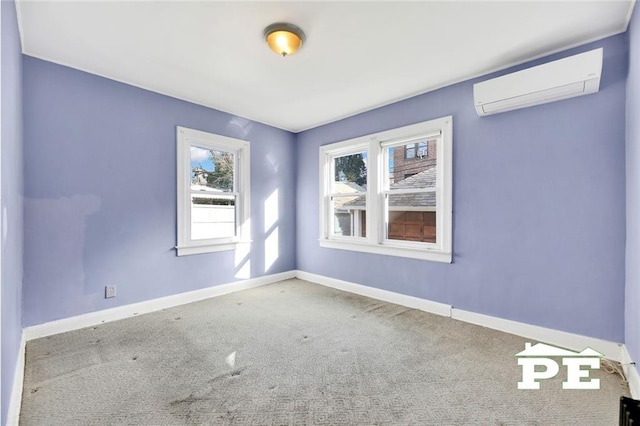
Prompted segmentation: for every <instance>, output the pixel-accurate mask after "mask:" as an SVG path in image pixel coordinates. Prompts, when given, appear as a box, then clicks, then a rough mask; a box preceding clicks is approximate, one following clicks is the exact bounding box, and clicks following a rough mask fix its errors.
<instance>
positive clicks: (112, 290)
mask: <svg viewBox="0 0 640 426" xmlns="http://www.w3.org/2000/svg"><path fill="white" fill-rule="evenodd" d="M111 297H116V286H115V285H108V286H106V287H105V288H104V298H105V299H109V298H111Z"/></svg>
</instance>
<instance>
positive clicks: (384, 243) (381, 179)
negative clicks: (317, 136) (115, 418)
mask: <svg viewBox="0 0 640 426" xmlns="http://www.w3.org/2000/svg"><path fill="white" fill-rule="evenodd" d="M452 129H453V119H452V117H450V116H449V117H444V118H440V119H436V120H431V121H426V122H423V123H418V124H414V125H411V126H406V127H401V128H397V129H392V130H388V131H385V132H381V133H377V134H373V135H367V136H363V137H359V138H356V139H351V140H347V141H343V142H338V143H334V144H331V145H325V146H322V147H320V197H321V200H320V206H321V212H320V245H321V246H323V247H328V248H337V249H345V250H356V251H364V252H369V253H378V254H388V255H392V256H403V257H411V258H416V259H427V260H435V261H441V262H451V229H452V227H451V222H452V213H451V212H452V152H453V151H452Z"/></svg>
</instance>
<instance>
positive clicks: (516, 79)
mask: <svg viewBox="0 0 640 426" xmlns="http://www.w3.org/2000/svg"><path fill="white" fill-rule="evenodd" d="M602 54H603V50H602V48H600V49H595V50H591V51H589V52H585V53H581V54H579V55H574V56H570V57H568V58H564V59H560V60H557V61H553V62H549V63H546V64H543V65H538V66H536V67H533V68H528V69H525V70H522V71H518V72H515V73H512V74H507V75H503V76H502V77H497V78H493V79H491V80H487V81H483V82H481V83H476V84H474V85H473V99H474V103H475V107H476V112H477V113H478V115H480V116H483V115H489V114H496V113H499V112H506V111H511V110H514V109H519V108H525V107H529V106H534V105H540V104H544V103H547V102H554V101H559V100H562V99H568V98H573V97H576V96H582V95H587V94H590V93H596V92H597V91H598V90H599V88H600V75H601V73H602Z"/></svg>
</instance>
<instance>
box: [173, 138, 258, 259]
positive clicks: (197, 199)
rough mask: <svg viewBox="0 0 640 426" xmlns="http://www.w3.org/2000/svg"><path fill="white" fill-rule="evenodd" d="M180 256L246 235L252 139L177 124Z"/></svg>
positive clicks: (228, 245)
mask: <svg viewBox="0 0 640 426" xmlns="http://www.w3.org/2000/svg"><path fill="white" fill-rule="evenodd" d="M177 170H178V176H177V183H178V198H177V200H178V208H177V213H178V244H177V246H176V249H177V250H178V256H183V255H187V254H197V253H208V252H214V251H222V250H233V249H234V248H235V246H236V244H237V243H238V242H241V241H243V240H247V239H248V237H249V235H248V232H249V230H248V224H249V142H246V141H243V140H239V139H234V138H229V137H226V136H220V135H215V134H212V133H206V132H201V131H199V130H193V129H187V128H185V127H178V128H177Z"/></svg>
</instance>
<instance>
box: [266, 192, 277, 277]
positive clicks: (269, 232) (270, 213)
mask: <svg viewBox="0 0 640 426" xmlns="http://www.w3.org/2000/svg"><path fill="white" fill-rule="evenodd" d="M278 219H279V212H278V189H275V190H274V191H273V192H272V193H271V195H269V197H267V199H266V200H265V201H264V234H265V240H264V271H265V272H268V271H269V269H271V267H272V266H273V264H274V263H275V261H276V260H278V256H280V249H279V247H280V246H279V239H278Z"/></svg>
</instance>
